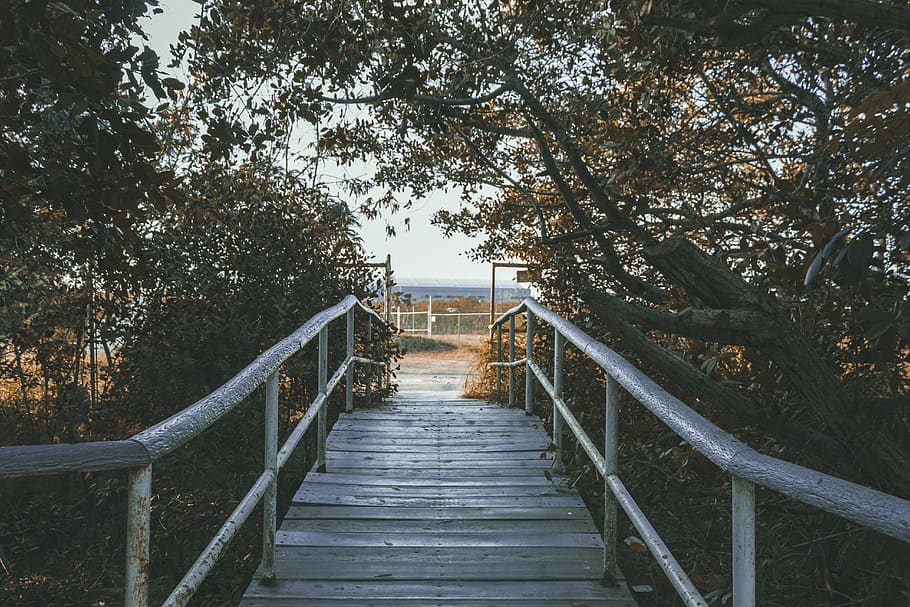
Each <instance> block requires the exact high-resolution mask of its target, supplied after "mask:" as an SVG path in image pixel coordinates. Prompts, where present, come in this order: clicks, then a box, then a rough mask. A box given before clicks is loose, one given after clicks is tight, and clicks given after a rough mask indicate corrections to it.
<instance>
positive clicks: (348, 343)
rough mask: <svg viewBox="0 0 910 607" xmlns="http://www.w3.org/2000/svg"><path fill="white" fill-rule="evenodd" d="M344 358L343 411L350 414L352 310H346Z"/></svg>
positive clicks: (352, 338) (352, 381) (351, 391)
mask: <svg viewBox="0 0 910 607" xmlns="http://www.w3.org/2000/svg"><path fill="white" fill-rule="evenodd" d="M345 338H346V339H345V357H346V358H347V360H348V368H347V371H345V374H344V410H345V412H347V413H350V412H351V411H353V410H354V361H352V360H351V357H352V356H354V308H351V309H350V310H348V316H347V334H346V335H345Z"/></svg>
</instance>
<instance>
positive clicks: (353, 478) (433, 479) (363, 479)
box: [305, 470, 568, 488]
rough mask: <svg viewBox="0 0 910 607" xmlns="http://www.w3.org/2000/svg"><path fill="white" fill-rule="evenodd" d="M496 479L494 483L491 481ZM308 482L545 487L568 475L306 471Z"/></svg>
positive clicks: (559, 484)
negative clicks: (437, 474) (484, 475)
mask: <svg viewBox="0 0 910 607" xmlns="http://www.w3.org/2000/svg"><path fill="white" fill-rule="evenodd" d="M491 478H495V479H496V480H495V482H494V481H491V480H490V479H491ZM305 482H307V483H323V484H338V485H378V486H382V487H385V486H393V487H439V488H443V487H445V488H448V487H489V486H490V485H491V484H495V485H496V486H497V487H503V486H509V485H516V486H521V487H530V486H545V487H562V486H565V485H566V483H567V482H568V477H556V476H554V477H553V480H547V478H546V477H545V476H544V475H543V474H535V475H534V476H527V475H525V476H497V477H476V478H461V477H457V476H455V477H444V476H415V475H413V474H407V475H405V474H401V473H399V474H398V475H397V476H381V477H377V476H376V475H375V474H373V473H364V472H363V471H362V470H361V473H360V474H336V473H334V472H310V473H309V474H307V476H306V479H305Z"/></svg>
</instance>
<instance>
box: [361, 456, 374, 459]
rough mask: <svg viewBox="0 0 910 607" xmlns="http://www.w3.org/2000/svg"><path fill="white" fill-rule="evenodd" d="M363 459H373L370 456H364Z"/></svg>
mask: <svg viewBox="0 0 910 607" xmlns="http://www.w3.org/2000/svg"><path fill="white" fill-rule="evenodd" d="M363 459H373V458H372V457H370V456H369V455H364V456H363Z"/></svg>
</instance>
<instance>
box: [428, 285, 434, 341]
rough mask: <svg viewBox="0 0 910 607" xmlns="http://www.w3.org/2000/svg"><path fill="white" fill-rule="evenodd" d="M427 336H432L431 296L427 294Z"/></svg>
mask: <svg viewBox="0 0 910 607" xmlns="http://www.w3.org/2000/svg"><path fill="white" fill-rule="evenodd" d="M427 337H433V296H432V295H428V296H427Z"/></svg>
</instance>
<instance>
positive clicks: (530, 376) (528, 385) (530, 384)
mask: <svg viewBox="0 0 910 607" xmlns="http://www.w3.org/2000/svg"><path fill="white" fill-rule="evenodd" d="M533 357H534V315H533V314H532V313H531V311H530V310H528V319H527V324H526V326H525V361H526V362H525V415H533V414H534V372H533V371H531V362H532V361H533V360H534V358H533Z"/></svg>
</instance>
